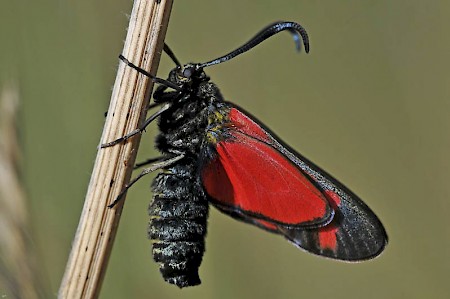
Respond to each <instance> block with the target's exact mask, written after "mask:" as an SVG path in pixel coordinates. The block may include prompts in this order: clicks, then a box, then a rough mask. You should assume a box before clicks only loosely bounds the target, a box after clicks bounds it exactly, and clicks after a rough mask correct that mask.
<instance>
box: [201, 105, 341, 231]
mask: <svg viewBox="0 0 450 299" xmlns="http://www.w3.org/2000/svg"><path fill="white" fill-rule="evenodd" d="M236 111H237V110H236ZM239 113H240V112H239ZM241 115H242V114H241ZM244 116H245V115H244ZM233 124H234V123H233ZM253 124H254V125H253ZM244 125H246V126H245V128H246V129H245V130H251V131H252V132H253V133H254V134H257V135H258V136H261V137H263V136H267V134H266V133H265V132H264V131H263V130H262V129H261V128H260V127H258V126H257V125H256V124H255V123H253V122H252V123H250V124H246V123H244ZM230 133H231V134H232V135H233V137H234V138H230V139H225V140H222V141H220V142H218V143H217V144H216V151H217V156H216V157H215V158H214V159H212V160H211V161H209V162H208V163H207V164H206V165H205V167H204V168H203V172H202V179H203V185H204V187H205V190H206V192H207V193H208V194H209V195H210V196H211V197H212V198H213V199H215V200H216V201H217V203H218V204H219V205H225V206H228V207H233V208H235V209H238V210H239V211H241V212H242V213H244V214H246V215H249V216H253V217H255V218H259V219H264V220H266V221H269V222H270V221H272V222H275V223H281V224H287V225H299V224H300V225H302V224H303V225H305V224H315V225H320V224H323V223H325V222H327V221H328V220H329V219H330V217H332V210H331V207H330V205H329V204H328V201H327V199H326V198H325V196H324V195H323V194H322V193H321V192H320V191H319V190H318V189H317V188H316V187H315V186H314V185H313V184H312V183H311V182H310V181H309V180H308V179H307V178H306V177H305V175H304V174H303V173H302V172H301V171H300V169H299V168H298V167H297V166H295V165H294V164H293V163H292V162H290V160H289V159H288V158H286V157H285V156H284V155H283V154H282V153H280V152H279V151H277V150H276V149H275V148H273V147H272V146H270V145H268V144H266V143H264V142H261V141H259V140H256V139H254V138H252V137H250V136H248V135H246V134H244V133H241V132H238V131H233V130H231V132H230ZM252 136H253V135H252ZM262 225H263V226H267V227H268V229H272V227H270V226H268V225H266V224H264V223H263V224H262Z"/></svg>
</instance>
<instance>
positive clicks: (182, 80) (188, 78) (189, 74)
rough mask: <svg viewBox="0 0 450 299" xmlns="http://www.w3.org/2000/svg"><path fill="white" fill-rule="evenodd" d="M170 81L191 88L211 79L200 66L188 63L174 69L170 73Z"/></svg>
mask: <svg viewBox="0 0 450 299" xmlns="http://www.w3.org/2000/svg"><path fill="white" fill-rule="evenodd" d="M169 80H170V81H171V82H173V83H175V84H177V85H178V86H191V85H192V84H194V83H200V82H205V81H208V80H209V77H208V76H207V75H206V74H205V72H204V71H203V68H202V67H200V66H199V65H198V64H195V63H187V64H185V65H183V66H182V67H180V66H177V67H176V68H174V69H173V70H172V71H171V72H170V75H169Z"/></svg>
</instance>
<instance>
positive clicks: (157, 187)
mask: <svg viewBox="0 0 450 299" xmlns="http://www.w3.org/2000/svg"><path fill="white" fill-rule="evenodd" d="M189 166H191V165H188V166H187V167H186V166H181V165H177V166H174V167H172V168H171V169H170V170H169V171H168V172H163V173H160V174H158V176H157V177H156V178H155V180H154V182H153V192H154V196H153V202H152V203H151V204H150V207H149V215H150V224H149V230H148V235H149V238H150V239H151V240H152V241H153V258H154V259H155V261H156V262H158V263H159V264H160V271H161V274H162V276H163V278H164V280H166V281H167V282H169V283H172V284H175V285H177V286H178V287H180V288H182V287H186V286H193V285H198V284H200V278H199V275H198V268H199V266H200V263H201V261H202V257H203V253H204V251H205V236H206V220H207V216H208V202H207V199H206V197H205V195H204V193H203V189H202V188H201V186H199V185H198V183H196V180H195V178H194V176H193V175H192V174H191V173H190V171H189V168H192V167H189Z"/></svg>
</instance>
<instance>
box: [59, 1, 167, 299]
mask: <svg viewBox="0 0 450 299" xmlns="http://www.w3.org/2000/svg"><path fill="white" fill-rule="evenodd" d="M158 2H159V3H158ZM171 7H172V0H161V1H156V0H135V1H134V5H133V10H132V13H131V17H130V23H129V26H128V32H127V37H126V40H125V45H124V49H123V52H122V54H123V55H124V56H125V57H126V58H128V59H129V60H130V61H132V62H133V63H135V64H136V65H138V66H140V67H142V68H143V69H146V70H148V71H149V72H150V73H151V74H155V73H156V69H157V66H158V64H159V59H160V55H161V51H162V48H163V44H164V36H165V34H166V29H167V24H168V21H169V15H170V10H171ZM152 87H153V82H152V81H151V80H149V78H148V77H145V76H143V75H141V74H139V73H138V72H136V71H135V70H133V69H132V68H130V67H127V66H126V65H125V64H124V63H122V62H121V63H119V68H118V72H117V77H116V81H115V84H114V88H113V92H112V96H111V103H110V106H109V109H108V115H107V117H106V122H105V127H104V129H103V134H102V137H101V143H106V142H109V141H112V140H115V139H117V138H119V137H121V136H123V135H125V134H127V133H128V132H130V131H132V130H134V129H136V128H137V127H139V126H140V124H141V123H143V121H144V119H145V116H146V112H147V109H146V107H147V106H148V102H149V99H150V96H151V91H152ZM139 142H140V135H138V136H135V137H133V138H131V139H130V140H128V141H127V142H126V143H123V144H118V145H116V146H112V147H109V148H104V149H99V150H98V153H97V158H96V160H95V165H94V169H93V171H92V176H91V180H90V183H89V187H88V191H87V194H86V198H85V203H84V207H83V212H82V214H81V218H80V222H79V225H78V229H77V232H76V235H75V238H74V241H73V244H72V251H71V253H70V256H69V260H68V262H67V266H66V271H65V273H64V277H63V280H62V283H61V286H60V289H59V298H71V299H72V298H96V297H98V294H99V292H100V286H101V283H102V280H103V277H104V274H105V271H106V267H107V263H108V260H109V256H110V253H111V248H112V245H113V242H114V237H115V234H116V231H117V226H118V224H119V219H120V215H121V212H122V207H123V202H124V201H123V200H122V201H120V202H119V203H118V204H117V205H116V206H115V207H114V208H113V209H109V208H108V207H107V206H108V205H109V204H111V203H112V201H113V200H114V199H115V198H116V197H117V196H118V195H119V194H120V192H121V191H122V190H123V189H124V187H125V185H126V184H127V183H128V181H129V180H130V176H131V171H132V169H133V165H134V162H135V158H136V153H137V148H138V145H139Z"/></svg>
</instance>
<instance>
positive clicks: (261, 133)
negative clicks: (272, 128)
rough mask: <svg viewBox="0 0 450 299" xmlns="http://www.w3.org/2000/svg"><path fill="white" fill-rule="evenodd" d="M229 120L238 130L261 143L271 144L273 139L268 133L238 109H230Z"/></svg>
mask: <svg viewBox="0 0 450 299" xmlns="http://www.w3.org/2000/svg"><path fill="white" fill-rule="evenodd" d="M229 118H230V121H231V123H232V124H233V125H234V126H235V128H236V130H238V131H240V132H242V133H244V134H246V135H248V136H252V137H253V138H256V139H259V140H261V141H264V142H267V143H269V144H270V143H271V141H272V140H271V138H270V136H269V134H267V132H266V131H265V130H264V129H263V128H261V127H260V126H259V125H258V124H257V123H255V122H254V121H253V120H251V119H250V118H249V117H248V116H247V115H245V114H244V113H242V112H241V111H239V110H238V109H236V108H231V109H230V114H229Z"/></svg>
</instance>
